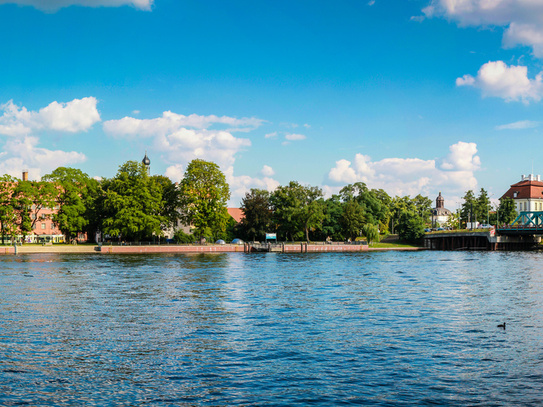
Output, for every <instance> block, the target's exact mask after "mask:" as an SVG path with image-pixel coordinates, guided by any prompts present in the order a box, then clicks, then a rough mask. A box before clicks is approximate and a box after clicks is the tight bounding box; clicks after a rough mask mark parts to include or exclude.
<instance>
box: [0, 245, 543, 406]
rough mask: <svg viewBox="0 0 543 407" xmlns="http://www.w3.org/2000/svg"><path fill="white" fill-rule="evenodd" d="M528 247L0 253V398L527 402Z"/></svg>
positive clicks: (535, 380)
mask: <svg viewBox="0 0 543 407" xmlns="http://www.w3.org/2000/svg"><path fill="white" fill-rule="evenodd" d="M542 260H543V255H542V254H539V253H528V252H514V253H496V252H492V253H487V252H484V253H469V252H385V253H352V254H338V253H329V254H326V253H323V254H303V255H300V254H280V253H267V254H243V253H231V254H213V255H209V254H201V255H134V256H132V255H121V256H114V255H103V256H102V255H54V254H51V255H21V256H9V257H7V256H6V257H2V258H0V405H2V406H15V405H29V406H68V405H70V406H82V405H99V406H145V405H149V406H226V405H251V406H253V405H265V406H276V405H277V406H279V405H285V406H293V405H303V406H305V405H321V406H329V405H383V406H386V405H391V406H398V405H399V406H401V405H405V406H411V405H485V406H486V405H522V406H526V405H534V406H536V405H541V403H542V402H543V312H542V311H543V292H542V287H543V265H542V264H543V263H542ZM504 321H505V322H506V323H507V328H506V330H503V329H500V328H497V325H498V324H500V323H503V322H504Z"/></svg>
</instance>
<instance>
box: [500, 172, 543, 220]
mask: <svg viewBox="0 0 543 407" xmlns="http://www.w3.org/2000/svg"><path fill="white" fill-rule="evenodd" d="M503 198H511V199H513V201H514V202H515V207H516V210H517V212H540V211H543V181H541V177H540V176H539V175H537V176H536V175H533V174H530V175H528V176H524V175H522V177H521V180H520V181H519V182H517V183H516V184H513V185H511V187H510V188H509V190H508V191H507V192H506V193H505V194H504V195H503V196H502V197H501V198H500V199H503Z"/></svg>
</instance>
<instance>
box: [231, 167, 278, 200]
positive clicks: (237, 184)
mask: <svg viewBox="0 0 543 407" xmlns="http://www.w3.org/2000/svg"><path fill="white" fill-rule="evenodd" d="M268 168H269V167H268ZM224 175H225V177H226V181H227V182H228V185H230V205H231V206H239V205H240V204H241V199H242V198H243V197H244V196H245V193H246V192H248V191H249V190H250V189H251V188H258V189H265V190H267V191H270V192H272V191H274V190H275V189H276V188H277V187H278V186H279V182H278V181H276V180H275V179H273V178H272V177H271V175H270V176H264V177H262V178H259V177H251V176H248V175H240V176H236V175H234V167H232V166H230V167H228V168H227V169H226V170H225V171H224Z"/></svg>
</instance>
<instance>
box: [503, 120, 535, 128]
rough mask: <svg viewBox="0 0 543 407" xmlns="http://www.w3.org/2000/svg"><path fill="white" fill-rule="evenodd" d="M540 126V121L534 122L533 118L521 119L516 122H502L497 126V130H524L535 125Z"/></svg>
mask: <svg viewBox="0 0 543 407" xmlns="http://www.w3.org/2000/svg"><path fill="white" fill-rule="evenodd" d="M537 126H539V122H534V121H531V120H521V121H518V122H514V123H509V124H502V125H500V126H496V127H495V129H496V130H524V129H533V128H535V127H537Z"/></svg>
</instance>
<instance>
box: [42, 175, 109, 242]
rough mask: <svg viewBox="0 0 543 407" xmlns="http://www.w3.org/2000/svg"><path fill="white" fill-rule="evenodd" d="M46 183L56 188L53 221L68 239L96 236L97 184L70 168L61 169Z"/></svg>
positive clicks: (47, 178)
mask: <svg viewBox="0 0 543 407" xmlns="http://www.w3.org/2000/svg"><path fill="white" fill-rule="evenodd" d="M43 180H44V181H46V182H47V183H48V184H50V185H52V186H53V187H54V188H55V201H56V203H57V207H58V210H57V212H56V213H55V214H53V216H52V219H53V222H54V223H55V224H56V225H57V227H58V228H59V230H60V231H61V232H62V234H64V236H66V239H67V240H68V241H70V240H72V238H74V237H75V236H77V234H78V233H80V232H87V233H91V232H93V231H94V230H95V227H96V226H95V222H93V221H92V220H93V219H96V217H97V216H96V215H97V214H96V211H95V202H94V201H95V200H96V197H97V190H98V181H96V180H95V179H92V178H90V177H89V176H88V175H87V174H85V173H84V172H83V171H81V170H78V169H75V168H69V167H58V168H57V169H56V170H54V171H53V172H51V174H47V175H45V176H44V177H43ZM93 226H94V227H93Z"/></svg>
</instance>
